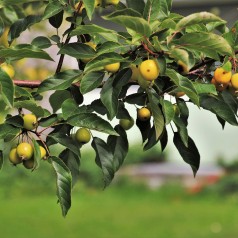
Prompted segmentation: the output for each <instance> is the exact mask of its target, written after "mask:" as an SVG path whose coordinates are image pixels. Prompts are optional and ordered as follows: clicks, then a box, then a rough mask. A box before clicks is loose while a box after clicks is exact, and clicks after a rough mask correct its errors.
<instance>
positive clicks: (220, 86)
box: [211, 77, 229, 92]
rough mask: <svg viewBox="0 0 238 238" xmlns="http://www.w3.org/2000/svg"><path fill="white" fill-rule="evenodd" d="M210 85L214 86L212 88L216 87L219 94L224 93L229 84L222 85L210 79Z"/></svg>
mask: <svg viewBox="0 0 238 238" xmlns="http://www.w3.org/2000/svg"><path fill="white" fill-rule="evenodd" d="M211 83H212V84H214V86H215V87H216V90H217V91H219V92H222V91H224V90H225V89H226V88H227V87H228V85H229V83H223V84H220V83H217V81H216V80H215V78H214V77H213V78H212V80H211Z"/></svg>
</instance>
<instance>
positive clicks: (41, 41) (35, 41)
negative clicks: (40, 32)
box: [31, 36, 51, 49]
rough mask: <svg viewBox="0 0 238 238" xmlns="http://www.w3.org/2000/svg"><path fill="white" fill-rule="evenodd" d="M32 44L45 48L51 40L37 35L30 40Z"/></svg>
mask: <svg viewBox="0 0 238 238" xmlns="http://www.w3.org/2000/svg"><path fill="white" fill-rule="evenodd" d="M31 44H32V45H34V46H36V47H38V48H39V49H46V48H49V47H50V46H51V42H50V40H49V39H48V38H47V37H44V36H38V37H36V38H35V39H33V40H32V42H31Z"/></svg>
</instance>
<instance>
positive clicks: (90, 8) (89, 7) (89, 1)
mask: <svg viewBox="0 0 238 238" xmlns="http://www.w3.org/2000/svg"><path fill="white" fill-rule="evenodd" d="M94 3H95V0H84V1H83V4H84V6H85V8H86V11H87V15H88V18H89V20H90V21H91V20H92V15H93V12H94Z"/></svg>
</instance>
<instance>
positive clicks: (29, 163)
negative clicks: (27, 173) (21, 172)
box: [23, 159, 34, 169]
mask: <svg viewBox="0 0 238 238" xmlns="http://www.w3.org/2000/svg"><path fill="white" fill-rule="evenodd" d="M23 166H24V167H25V168H26V169H33V167H34V159H28V160H23Z"/></svg>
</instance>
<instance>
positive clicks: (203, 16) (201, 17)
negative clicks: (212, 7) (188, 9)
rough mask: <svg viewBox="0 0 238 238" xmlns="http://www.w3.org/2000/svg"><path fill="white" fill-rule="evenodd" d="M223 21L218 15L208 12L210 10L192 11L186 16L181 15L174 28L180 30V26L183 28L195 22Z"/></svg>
mask: <svg viewBox="0 0 238 238" xmlns="http://www.w3.org/2000/svg"><path fill="white" fill-rule="evenodd" d="M217 21H219V22H223V23H225V21H224V20H222V19H221V18H220V17H218V16H216V15H214V14H212V13H210V12H198V13H193V14H191V15H188V16H186V17H183V18H182V19H181V20H180V21H179V22H178V23H177V25H176V30H181V29H182V28H185V27H187V26H191V25H195V24H200V23H203V24H207V23H209V22H217Z"/></svg>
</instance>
